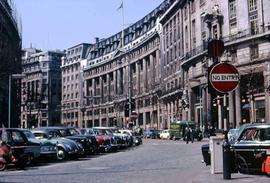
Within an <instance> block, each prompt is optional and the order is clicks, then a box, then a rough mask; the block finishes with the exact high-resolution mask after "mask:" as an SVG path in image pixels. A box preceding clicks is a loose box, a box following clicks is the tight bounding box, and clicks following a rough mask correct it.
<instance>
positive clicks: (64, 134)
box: [59, 129, 72, 137]
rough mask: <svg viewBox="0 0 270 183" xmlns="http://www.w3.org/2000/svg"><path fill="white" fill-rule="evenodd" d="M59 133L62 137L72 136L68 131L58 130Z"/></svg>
mask: <svg viewBox="0 0 270 183" xmlns="http://www.w3.org/2000/svg"><path fill="white" fill-rule="evenodd" d="M59 132H60V133H61V135H62V136H63V137H66V136H72V134H71V133H70V131H69V130H68V129H59Z"/></svg>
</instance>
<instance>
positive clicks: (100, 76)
mask: <svg viewBox="0 0 270 183" xmlns="http://www.w3.org/2000/svg"><path fill="white" fill-rule="evenodd" d="M267 7H270V3H269V1H267V0H230V1H222V0H215V1H206V0H166V1H164V2H163V3H162V4H161V5H160V6H158V7H157V8H156V9H154V10H153V11H152V12H150V13H149V14H148V15H146V16H145V17H144V18H143V19H141V20H139V21H138V22H136V23H135V24H133V25H132V26H130V27H128V28H126V29H125V30H124V39H122V35H123V34H122V32H119V33H117V34H115V35H112V36H111V37H109V38H106V39H100V40H99V39H97V40H96V43H94V44H92V45H89V47H88V49H87V52H86V55H85V58H82V59H81V62H83V63H85V64H86V66H85V67H84V68H83V69H82V73H83V74H82V78H83V80H82V81H81V82H82V83H83V84H82V86H84V87H82V90H83V91H82V92H81V93H83V94H82V96H83V97H81V99H80V104H82V105H81V106H83V107H80V108H81V109H83V110H78V116H80V115H81V116H83V120H81V121H84V125H85V126H86V127H91V126H113V125H117V126H127V121H129V122H132V123H133V124H134V125H137V126H138V125H140V126H142V127H143V128H148V127H153V128H168V127H169V126H170V123H171V122H174V121H178V120H190V121H195V122H196V123H197V125H198V126H200V127H201V128H204V127H210V126H212V127H215V128H217V129H227V128H228V127H237V126H239V125H241V124H243V123H250V122H266V121H269V118H270V116H269V115H270V114H269V107H270V101H269V90H270V87H269V86H270V83H269V81H270V80H269V69H270V65H269V57H270V52H269V45H270V41H269V33H270V14H269V12H267ZM211 39H221V40H223V41H224V43H225V52H224V54H223V56H222V57H221V58H219V59H218V62H229V63H231V64H233V65H235V66H236V67H237V69H238V70H239V73H240V76H241V77H240V84H239V86H238V87H237V89H236V90H234V91H233V92H230V93H228V94H226V95H221V94H220V93H217V92H215V91H213V90H210V87H209V85H208V71H209V70H210V68H211V66H213V63H214V61H216V60H213V59H211V58H209V57H208V54H207V43H208V42H209V41H210V40H211ZM122 40H123V41H124V45H122V43H121V42H122ZM129 99H132V103H134V104H135V105H133V108H132V111H134V112H135V114H136V115H137V116H136V115H135V116H136V117H137V118H136V117H135V118H133V119H126V118H125V109H126V104H127V103H129ZM62 122H63V121H62Z"/></svg>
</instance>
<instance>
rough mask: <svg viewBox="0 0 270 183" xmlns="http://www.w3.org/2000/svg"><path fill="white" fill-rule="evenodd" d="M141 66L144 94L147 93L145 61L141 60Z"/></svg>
mask: <svg viewBox="0 0 270 183" xmlns="http://www.w3.org/2000/svg"><path fill="white" fill-rule="evenodd" d="M142 64H143V90H142V91H143V92H144V93H145V92H146V91H147V85H148V81H147V79H148V78H147V75H148V74H147V63H146V59H145V58H143V60H142Z"/></svg>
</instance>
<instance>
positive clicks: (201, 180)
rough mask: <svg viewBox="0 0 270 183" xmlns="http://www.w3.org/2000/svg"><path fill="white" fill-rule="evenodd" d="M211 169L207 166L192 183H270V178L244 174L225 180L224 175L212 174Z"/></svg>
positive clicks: (233, 175) (232, 175) (234, 175)
mask: <svg viewBox="0 0 270 183" xmlns="http://www.w3.org/2000/svg"><path fill="white" fill-rule="evenodd" d="M209 168H210V167H209V166H207V167H206V166H205V168H204V170H202V171H201V173H200V174H199V175H198V176H196V177H194V179H193V180H192V183H220V182H221V183H222V182H227V183H228V182H230V183H231V182H232V183H234V182H238V183H249V182H252V183H253V182H259V183H269V182H270V178H268V177H267V176H266V175H244V174H231V179H230V180H224V179H223V174H222V173H219V174H211V172H210V169H209Z"/></svg>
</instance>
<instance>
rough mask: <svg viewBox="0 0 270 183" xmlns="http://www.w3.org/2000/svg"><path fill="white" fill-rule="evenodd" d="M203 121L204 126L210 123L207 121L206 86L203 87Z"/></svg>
mask: <svg viewBox="0 0 270 183" xmlns="http://www.w3.org/2000/svg"><path fill="white" fill-rule="evenodd" d="M201 95H202V110H201V111H202V123H203V126H205V125H206V126H207V125H208V121H207V91H206V88H202V94H201Z"/></svg>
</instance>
